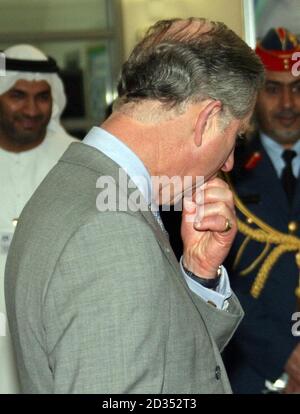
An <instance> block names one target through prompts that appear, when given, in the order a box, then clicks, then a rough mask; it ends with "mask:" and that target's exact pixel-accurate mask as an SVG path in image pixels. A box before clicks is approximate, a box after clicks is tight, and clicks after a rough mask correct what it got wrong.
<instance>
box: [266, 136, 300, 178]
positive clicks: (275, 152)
mask: <svg viewBox="0 0 300 414" xmlns="http://www.w3.org/2000/svg"><path fill="white" fill-rule="evenodd" d="M260 138H261V143H262V145H263V147H264V149H265V150H266V152H267V154H268V155H269V157H270V159H271V161H272V164H273V166H274V168H275V170H276V173H277V175H278V177H279V178H280V177H281V173H282V170H283V168H284V167H285V162H284V160H283V159H282V153H283V151H284V150H285V148H283V147H282V145H280V144H278V143H277V142H276V141H274V140H273V139H272V138H270V137H268V136H267V135H266V134H264V133H263V132H261V133H260ZM291 149H292V150H294V151H295V152H296V153H297V156H296V157H295V158H294V159H293V160H292V169H293V174H294V176H295V177H298V176H299V170H300V140H299V141H297V142H296V144H294V145H293V147H292V148H291Z"/></svg>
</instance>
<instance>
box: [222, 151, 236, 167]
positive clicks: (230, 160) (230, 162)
mask: <svg viewBox="0 0 300 414" xmlns="http://www.w3.org/2000/svg"><path fill="white" fill-rule="evenodd" d="M233 164H234V150H233V151H231V154H230V155H229V157H228V158H227V160H226V161H225V163H224V164H223V167H222V168H221V170H222V171H224V172H229V171H231V170H232V168H233Z"/></svg>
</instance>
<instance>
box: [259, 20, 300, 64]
mask: <svg viewBox="0 0 300 414" xmlns="http://www.w3.org/2000/svg"><path fill="white" fill-rule="evenodd" d="M255 52H256V54H257V55H258V56H259V57H260V58H261V60H262V62H263V64H264V66H265V68H266V69H267V70H271V71H278V72H285V71H291V70H292V66H293V65H294V64H295V60H292V56H293V54H294V53H295V52H300V43H299V41H298V39H297V37H296V35H294V34H293V33H291V32H289V31H288V30H287V29H284V28H282V27H278V28H276V29H270V30H269V31H268V33H267V34H266V35H265V37H264V38H263V39H262V40H261V41H259V42H258V43H257V45H256V49H255Z"/></svg>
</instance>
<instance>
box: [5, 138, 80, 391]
mask: <svg viewBox="0 0 300 414" xmlns="http://www.w3.org/2000/svg"><path fill="white" fill-rule="evenodd" d="M73 141H75V139H74V138H72V137H71V136H69V135H67V134H63V135H62V134H57V133H53V132H48V133H47V135H46V137H45V139H44V141H43V142H42V143H41V144H40V145H39V146H38V147H36V148H34V149H32V150H29V151H25V152H21V153H13V152H8V151H4V150H3V149H1V148H0V394H4V393H7V394H10V393H18V392H19V385H18V379H17V373H16V368H15V363H14V357H13V351H12V345H11V338H10V334H9V331H8V325H7V318H6V311H5V299H4V269H5V262H6V257H7V250H8V246H9V242H10V240H11V238H12V235H13V232H14V228H15V227H14V224H13V220H14V219H17V218H18V217H19V216H20V214H21V211H22V210H23V208H24V206H25V204H26V203H27V201H28V200H29V199H30V197H31V196H32V194H33V192H34V191H35V190H36V188H37V187H38V185H39V184H40V183H41V181H42V180H43V179H44V178H45V176H46V175H47V173H48V172H49V170H50V169H51V168H52V167H54V165H55V164H56V162H57V161H58V159H59V158H60V157H61V156H62V154H63V153H64V152H65V150H66V149H67V147H68V146H69V144H70V143H71V142H73ZM3 321H5V326H3ZM4 334H5V336H4Z"/></svg>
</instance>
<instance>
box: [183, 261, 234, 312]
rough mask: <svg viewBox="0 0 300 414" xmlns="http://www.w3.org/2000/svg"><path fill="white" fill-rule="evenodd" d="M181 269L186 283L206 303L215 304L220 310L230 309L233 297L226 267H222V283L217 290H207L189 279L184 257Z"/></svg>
mask: <svg viewBox="0 0 300 414" xmlns="http://www.w3.org/2000/svg"><path fill="white" fill-rule="evenodd" d="M180 268H181V272H182V274H183V276H184V278H185V281H186V283H187V284H188V287H189V288H190V290H191V291H192V292H194V293H195V294H196V295H197V296H199V297H201V298H202V299H203V300H205V301H206V302H210V303H213V304H214V305H215V306H216V307H217V308H218V309H222V310H226V309H227V308H228V305H229V304H228V299H229V298H230V296H231V295H232V290H231V287H230V282H229V277H228V273H227V270H226V269H225V267H224V266H221V277H220V282H219V285H218V286H217V288H216V290H212V289H208V288H205V287H204V286H202V285H201V283H200V282H199V283H198V282H196V280H194V279H192V278H191V277H189V276H188V275H187V274H186V272H185V271H184V269H183V266H182V256H181V259H180Z"/></svg>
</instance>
